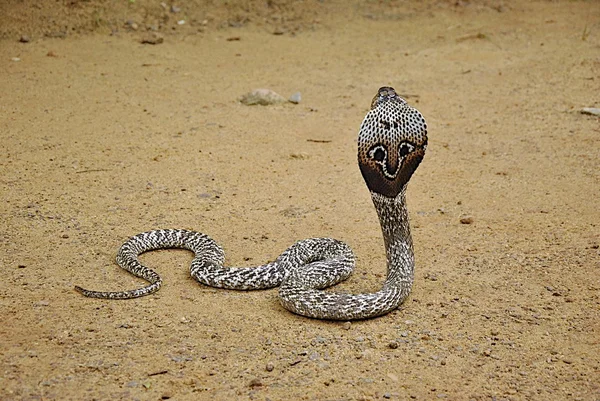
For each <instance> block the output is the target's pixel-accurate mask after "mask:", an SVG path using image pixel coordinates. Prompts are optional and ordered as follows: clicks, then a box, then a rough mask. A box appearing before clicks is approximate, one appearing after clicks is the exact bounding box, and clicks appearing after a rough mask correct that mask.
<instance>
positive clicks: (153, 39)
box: [141, 32, 165, 45]
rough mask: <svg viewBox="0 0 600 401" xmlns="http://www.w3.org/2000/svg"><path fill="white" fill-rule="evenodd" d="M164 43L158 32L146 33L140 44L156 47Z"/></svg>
mask: <svg viewBox="0 0 600 401" xmlns="http://www.w3.org/2000/svg"><path fill="white" fill-rule="evenodd" d="M164 41H165V38H164V37H163V36H162V35H161V34H160V33H158V32H148V33H147V34H145V35H144V36H143V37H142V40H141V43H143V44H148V45H158V44H161V43H162V42H164Z"/></svg>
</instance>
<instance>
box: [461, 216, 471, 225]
mask: <svg viewBox="0 0 600 401" xmlns="http://www.w3.org/2000/svg"><path fill="white" fill-rule="evenodd" d="M473 221H474V220H473V217H472V216H464V217H461V218H460V223H461V224H473Z"/></svg>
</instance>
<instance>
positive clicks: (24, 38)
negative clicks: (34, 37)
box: [19, 35, 31, 43]
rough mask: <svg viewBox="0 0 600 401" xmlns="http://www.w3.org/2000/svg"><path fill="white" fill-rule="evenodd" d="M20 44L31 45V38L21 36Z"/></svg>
mask: <svg viewBox="0 0 600 401" xmlns="http://www.w3.org/2000/svg"><path fill="white" fill-rule="evenodd" d="M19 42H21V43H29V42H31V38H29V36H27V35H21V37H20V38H19Z"/></svg>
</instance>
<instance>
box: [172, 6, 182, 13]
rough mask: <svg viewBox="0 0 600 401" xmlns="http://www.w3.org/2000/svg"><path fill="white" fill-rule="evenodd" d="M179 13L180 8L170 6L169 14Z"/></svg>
mask: <svg viewBox="0 0 600 401" xmlns="http://www.w3.org/2000/svg"><path fill="white" fill-rule="evenodd" d="M180 11H181V7H177V6H174V5H173V6H171V12H172V13H173V14H175V13H178V12H180Z"/></svg>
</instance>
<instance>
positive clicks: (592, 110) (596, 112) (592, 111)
mask: <svg viewBox="0 0 600 401" xmlns="http://www.w3.org/2000/svg"><path fill="white" fill-rule="evenodd" d="M580 113H581V114H589V115H590V116H598V117H600V109H599V108H597V107H584V108H583V109H581V111H580Z"/></svg>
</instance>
